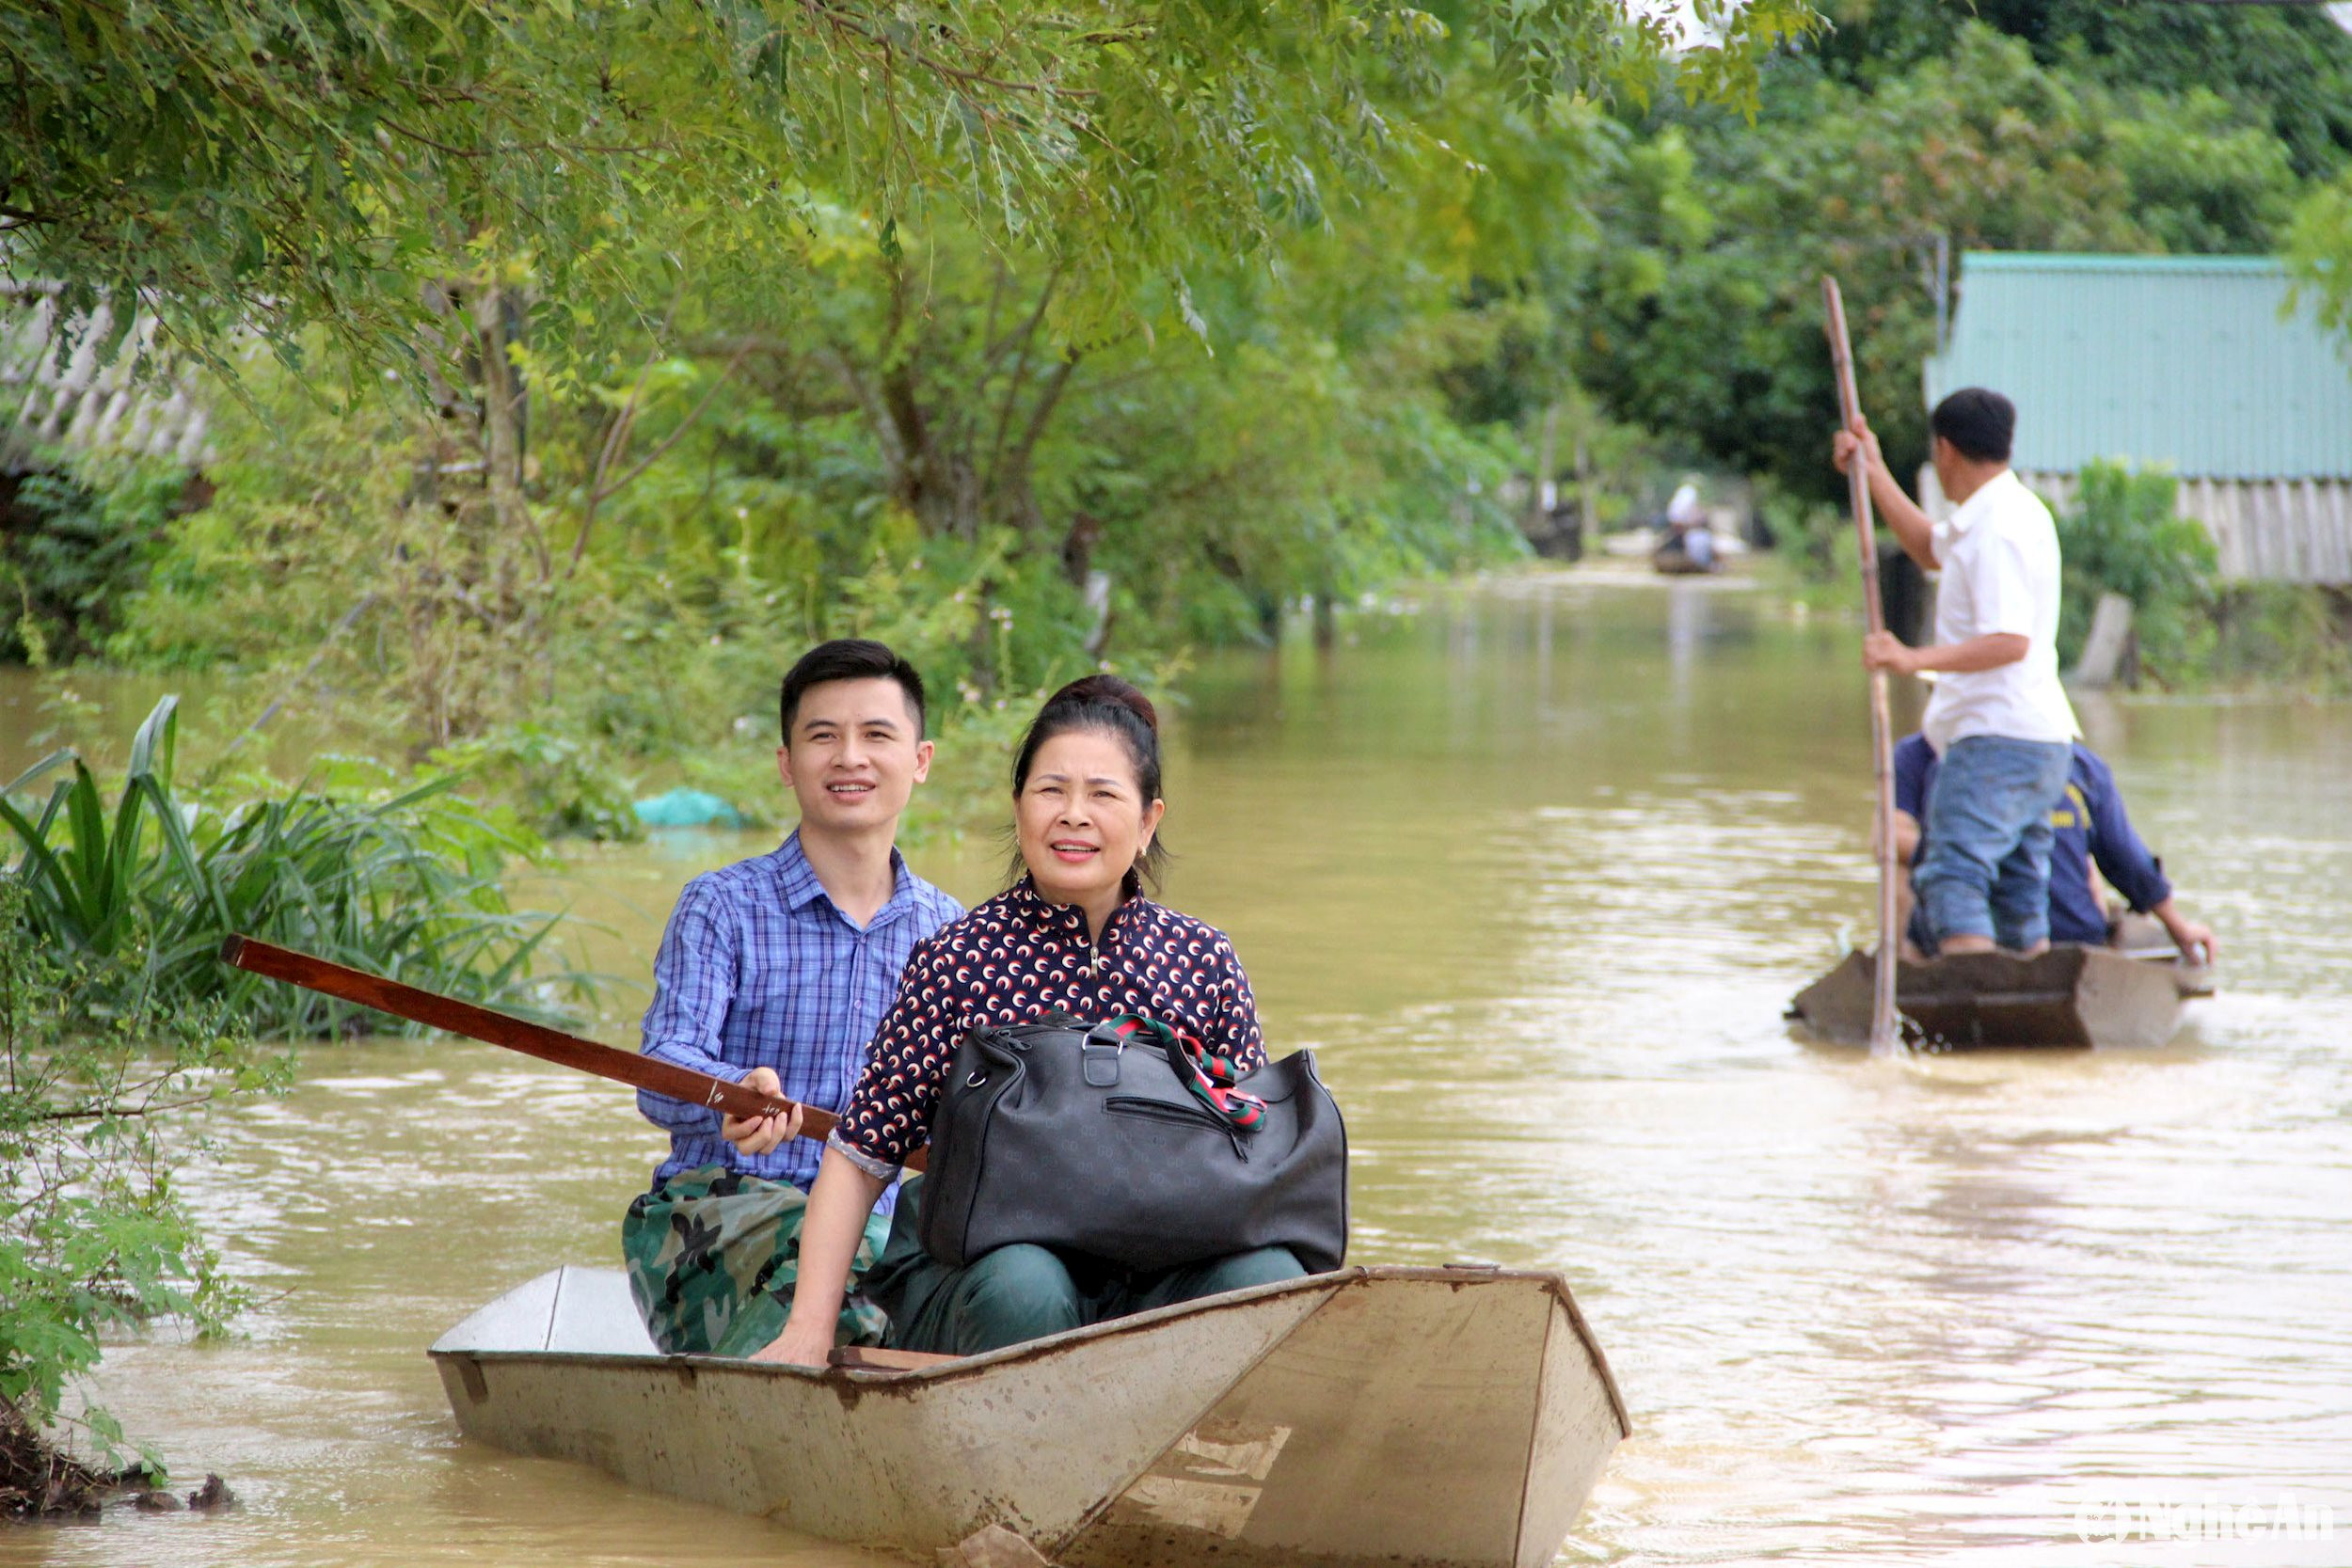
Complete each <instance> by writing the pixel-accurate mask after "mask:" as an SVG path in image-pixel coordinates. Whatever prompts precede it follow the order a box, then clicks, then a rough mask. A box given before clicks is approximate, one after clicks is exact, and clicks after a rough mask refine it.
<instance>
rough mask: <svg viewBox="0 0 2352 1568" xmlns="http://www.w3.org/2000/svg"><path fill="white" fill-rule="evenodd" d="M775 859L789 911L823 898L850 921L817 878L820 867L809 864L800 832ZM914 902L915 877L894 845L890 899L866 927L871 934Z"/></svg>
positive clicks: (891, 851)
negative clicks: (871, 931)
mask: <svg viewBox="0 0 2352 1568" xmlns="http://www.w3.org/2000/svg"><path fill="white" fill-rule="evenodd" d="M774 858H775V863H776V880H777V881H778V883H780V884H781V885H782V887H783V889H784V907H785V908H786V909H787V910H790V911H793V912H794V913H795V914H798V913H799V912H800V911H803V910H804V909H806V908H808V906H809V905H811V904H813V903H815V902H817V901H818V899H822V900H824V903H825V907H826V908H827V909H830V910H831V911H833V912H834V913H835V914H837V915H841V918H842V919H844V920H847V919H849V918H850V917H849V916H848V915H845V914H841V906H839V905H838V904H835V903H834V901H833V895H832V894H830V893H827V892H826V891H825V884H824V883H822V882H820V881H818V879H817V868H816V867H815V866H813V865H811V864H809V863H808V853H807V851H805V850H803V848H802V847H801V830H800V829H798V828H795V829H793V830H792V836H791V837H789V838H787V839H786V840H785V841H784V844H783V846H782V847H780V848H778V849H777V850H776V853H775V857H774ZM913 902H914V876H913V875H912V874H911V873H910V872H909V871H908V870H907V862H906V857H905V856H904V855H901V854H899V853H898V846H897V845H895V844H894V845H892V846H891V847H890V898H889V900H888V902H886V903H884V904H883V905H882V908H881V909H879V910H877V911H874V918H873V919H872V920H870V921H868V922H866V929H867V930H869V931H870V930H872V929H874V928H875V927H878V926H882V925H886V924H887V923H889V922H890V921H893V920H896V919H897V918H898V915H899V913H900V912H901V911H904V910H905V909H906V908H907V907H908V906H909V905H910V904H912V903H913Z"/></svg>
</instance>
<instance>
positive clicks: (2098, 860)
mask: <svg viewBox="0 0 2352 1568" xmlns="http://www.w3.org/2000/svg"><path fill="white" fill-rule="evenodd" d="M1935 770H1936V756H1935V751H1934V748H1932V747H1931V746H1930V745H1929V744H1928V737H1927V736H1924V735H1913V736H1906V737H1905V738H1903V739H1902V740H1900V741H1899V742H1897V743H1896V746H1895V853H1896V854H1897V855H1898V856H1899V857H1900V859H1901V861H1902V863H1904V864H1905V865H1915V864H1916V863H1918V851H1919V838H1920V832H1919V823H1920V819H1921V818H1922V817H1923V816H1926V812H1925V810H1924V808H1925V806H1926V803H1927V799H1928V791H1929V789H1930V787H1931V785H1932V784H1934V781H1935ZM2050 831H2051V836H2052V841H2053V842H2052V846H2051V850H2050V940H2051V941H2052V942H2081V943H2084V944H2085V945H2087V946H2092V947H2105V946H2106V945H2107V943H2108V942H2109V941H2110V940H2111V938H2112V936H2113V929H2112V927H2111V926H2110V924H2109V922H2108V919H2107V911H2106V907H2105V906H2104V905H2103V904H2102V903H2101V902H2100V900H2099V896H2098V895H2097V894H2096V893H2095V892H2094V891H2092V888H2091V884H2090V868H2091V866H2092V865H2093V864H2094V863H2095V864H2097V866H2098V867H2099V874H2100V875H2101V876H2102V877H2104V878H2106V882H2107V885H2108V886H2109V887H2112V888H2113V889H2115V891H2116V892H2117V893H2118V894H2120V895H2122V898H2123V901H2124V902H2125V903H2126V904H2127V905H2128V906H2129V907H2130V908H2131V909H2132V910H2133V911H2135V912H2136V913H2140V914H2147V915H2153V917H2154V918H2155V919H2156V920H2158V921H2159V922H2161V923H2162V924H2163V926H2164V928H2165V930H2166V931H2168V932H2169V933H2170V935H2171V938H2172V942H2173V944H2174V945H2175V946H2177V947H2178V948H2180V950H2181V953H2182V955H2183V957H2185V958H2188V959H2189V960H2190V961H2191V962H2197V961H2199V960H2200V959H2202V960H2203V961H2206V962H2210V961H2211V960H2212V959H2213V958H2215V957H2216V955H2217V952H2218V949H2219V944H2218V943H2217V942H2215V940H2214V934H2213V929H2212V927H2208V926H2205V925H2203V924H2201V923H2200V922H2198V921H2194V920H2191V919H2189V918H2188V917H2187V916H2186V915H2184V914H2183V913H2182V912H2181V911H2180V908H2179V906H2178V905H2177V904H2175V903H2174V901H2173V897H2172V883H2171V882H2170V881H2169V879H2167V878H2166V877H2165V874H2164V863H2163V862H2161V861H2159V860H2158V859H2157V858H2156V857H2155V856H2154V855H2153V854H2152V853H2150V852H2149V848H2148V846H2147V845H2146V844H2145V843H2143V842H2141V840H2140V836H2139V834H2138V833H2137V832H2135V831H2134V829H2133V827H2132V819H2131V817H2130V816H2129V815H2127V814H2126V813H2125V811H2124V810H2123V796H2122V791H2120V790H2118V789H2117V788H2116V786H2115V774H2114V772H2113V771H2112V770H2111V769H2109V768H2108V767H2107V765H2106V762H2105V761H2104V760H2102V759H2101V758H2100V756H2099V754H2098V753H2097V752H2093V751H2092V750H2091V749H2090V747H2088V746H2086V745H2084V744H2083V743H2082V742H2081V741H2079V740H2078V741H2076V742H2074V757H2073V759H2072V761H2071V762H2070V764H2069V766H2068V768H2067V777H2066V794H2065V796H2064V798H2063V799H2061V800H2059V801H2058V807H2057V809H2056V810H2054V811H2052V812H2051V813H2050ZM1901 891H1902V893H1903V895H1904V897H1903V911H1902V916H1903V918H1902V926H1903V930H1904V939H1903V945H1904V947H1905V949H1906V953H1905V956H1906V957H1912V958H1915V957H1918V956H1919V955H1920V952H1921V951H1922V950H1923V949H1924V948H1925V947H1926V945H1927V944H1926V940H1925V938H1926V932H1925V930H1924V928H1923V927H1922V923H1921V922H1920V921H1919V920H1918V919H1917V918H1916V914H1915V911H1914V910H1913V908H1912V903H1913V900H1912V899H1911V897H1910V893H1911V888H1910V882H1909V879H1908V878H1906V879H1904V883H1903V886H1902V890H1901Z"/></svg>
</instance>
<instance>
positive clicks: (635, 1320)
mask: <svg viewBox="0 0 2352 1568" xmlns="http://www.w3.org/2000/svg"><path fill="white" fill-rule="evenodd" d="M432 1354H433V1359H434V1361H435V1362H436V1363H437V1365H438V1367H439V1369H440V1373H441V1382H442V1384H443V1386H445V1387H446V1388H447V1390H448V1392H449V1400H450V1405H451V1408H452V1409H453V1410H454V1411H455V1413H456V1416H457V1424H458V1426H459V1427H460V1428H461V1429H462V1430H463V1431H464V1432H465V1433H466V1435H468V1436H469V1437H473V1438H478V1439H480V1440H482V1441H484V1442H487V1443H491V1444H495V1445H496V1446H498V1447H500V1448H502V1449H511V1450H513V1451H515V1452H517V1453H526V1454H534V1455H540V1456H544V1457H548V1458H556V1459H570V1460H578V1461H581V1462H583V1463H586V1464H590V1465H596V1466H597V1467H599V1468H601V1469H604V1470H607V1471H609V1472H611V1473H612V1475H615V1476H617V1477H619V1478H620V1479H621V1480H623V1481H628V1482H630V1483H631V1484H634V1485H638V1486H644V1487H648V1488H650V1489H652V1490H655V1491H659V1492H664V1493H668V1494H670V1495H672V1496H675V1497H685V1498H690V1499H692V1500H694V1501H698V1502H704V1503H709V1504H713V1505H716V1506H718V1507H722V1508H726V1509H730V1510H734V1511H736V1512H739V1513H754V1514H761V1515H765V1516H767V1517H769V1518H771V1519H773V1520H775V1521H776V1522H777V1523H778V1524H781V1525H786V1526H788V1527H790V1528H793V1529H796V1530H800V1531H803V1532H804V1533H806V1534H810V1535H814V1536H818V1537H820V1538H822V1539H825V1540H831V1541H838V1542H844V1543H848V1544H856V1545H862V1546H876V1547H889V1548H896V1549H898V1550H901V1551H913V1552H916V1553H921V1554H924V1555H925V1557H926V1560H928V1557H929V1554H930V1552H931V1551H932V1550H934V1549H936V1548H940V1547H945V1546H950V1545H953V1544H956V1543H958V1542H961V1541H963V1540H965V1539H967V1538H968V1537H970V1536H972V1535H974V1534H976V1533H977V1532H979V1531H980V1530H982V1529H984V1528H988V1527H990V1526H998V1527H1001V1528H1006V1529H1009V1530H1012V1531H1014V1532H1015V1533H1017V1534H1019V1535H1021V1536H1022V1537H1023V1538H1024V1539H1025V1540H1026V1541H1028V1542H1029V1543H1030V1544H1033V1545H1035V1546H1036V1547H1037V1548H1038V1549H1039V1550H1040V1551H1041V1552H1042V1553H1043V1554H1044V1555H1045V1556H1046V1557H1048V1558H1050V1559H1051V1560H1054V1561H1055V1562H1057V1563H1064V1564H1068V1565H1070V1568H1180V1565H1188V1564H1194V1563H1274V1562H1281V1563H1292V1562H1299V1563H1312V1564H1316V1565H1328V1568H1372V1565H1374V1564H1380V1565H1382V1568H1395V1565H1398V1564H1413V1565H1415V1568H1540V1565H1542V1564H1547V1563H1549V1562H1550V1561H1551V1560H1552V1559H1553V1557H1554V1556H1555V1554H1556V1553H1557V1552H1558V1550H1559V1547H1560V1544H1561V1542H1562V1541H1563V1540H1564V1539H1565V1537H1566V1535H1567V1532H1568V1529H1569V1528H1570V1527H1571V1526H1572V1525H1574V1524H1575V1522H1576V1517H1577V1514H1578V1513H1579V1512H1581V1509H1582V1508H1583V1505H1584V1499H1585V1497H1586V1496H1587V1495H1588V1494H1589V1493H1590V1492H1591V1491H1592V1488H1593V1483H1594V1482H1595V1481H1597V1479H1598V1478H1599V1475H1600V1472H1601V1468H1602V1466H1603V1465H1605V1464H1607V1462H1608V1459H1609V1455H1610V1453H1611V1451H1612V1450H1613V1449H1615V1447H1616V1446H1617V1442H1618V1440H1619V1439H1620V1438H1621V1437H1623V1436H1625V1435H1626V1434H1627V1433H1629V1430H1630V1428H1629V1425H1628V1423H1627V1419H1626V1414H1625V1404H1624V1402H1623V1401H1622V1400H1621V1399H1620V1398H1619V1397H1618V1394H1617V1389H1616V1385H1615V1383H1614V1381H1613V1379H1612V1378H1611V1376H1610V1372H1609V1365H1608V1363H1607V1361H1605V1360H1604V1359H1603V1358H1602V1356H1601V1353H1600V1348H1599V1346H1598V1345H1597V1344H1596V1343H1595V1342H1594V1340H1593V1336H1592V1332H1591V1330H1590V1329H1588V1328H1587V1327H1586V1326H1585V1323H1584V1320H1583V1317H1582V1315H1581V1313H1580V1312H1579V1311H1578V1310H1577V1307H1576V1303H1575V1301H1574V1299H1573V1298H1572V1297H1571V1296H1570V1295H1569V1293H1568V1287H1567V1284H1566V1282H1565V1280H1563V1279H1562V1278H1561V1277H1560V1276H1559V1275H1556V1274H1542V1273H1525V1272H1519V1271H1515V1270H1508V1269H1490V1268H1460V1267H1456V1268H1442V1269H1437V1268H1427V1269H1424V1268H1356V1269H1343V1270H1341V1271H1339V1272H1338V1273H1335V1274H1326V1275H1312V1276H1311V1277H1308V1278H1305V1279H1297V1280H1288V1281H1284V1282H1283V1283H1280V1284H1277V1285H1266V1286H1260V1287H1256V1288H1254V1289H1250V1290H1246V1291H1230V1292H1228V1293H1226V1294H1224V1295H1217V1296H1209V1297H1206V1298H1203V1299H1202V1300H1200V1301H1193V1302H1186V1303H1184V1304H1182V1305H1180V1306H1176V1307H1165V1308H1162V1309H1160V1310H1158V1311H1153V1312H1145V1313H1138V1314H1137V1315H1136V1316H1134V1317H1130V1318H1120V1319H1116V1320H1114V1321H1112V1322H1109V1323H1099V1324H1096V1325H1095V1326H1093V1327H1090V1328H1081V1329H1076V1330H1073V1331H1072V1332H1070V1333H1067V1334H1057V1335H1055V1336H1053V1337H1051V1338H1044V1339H1039V1340H1034V1341H1032V1342H1030V1343H1027V1344H1023V1345H1015V1346H1012V1347H1009V1348H1008V1349H1005V1350H1000V1351H994V1352H992V1353H990V1354H985V1355H974V1356H963V1357H947V1356H913V1355H902V1354H894V1353H891V1352H855V1351H844V1352H835V1353H834V1354H835V1360H836V1362H837V1363H841V1364H838V1365H836V1366H834V1368H833V1369H832V1370H828V1371H825V1372H818V1371H816V1370H812V1369H804V1368H798V1367H776V1366H766V1365H755V1364H754V1363H751V1362H748V1361H738V1360H727V1359H721V1358H717V1357H709V1356H664V1355H661V1354H657V1353H656V1352H655V1350H654V1348H653V1345H652V1343H651V1341H650V1340H649V1339H648V1338H647V1337H646V1334H645V1329H644V1323H643V1322H642V1320H641V1319H640V1318H639V1317H638V1314H637V1309H636V1307H635V1306H634V1305H633V1304H632V1303H631V1301H630V1300H629V1294H628V1284H627V1282H626V1280H625V1279H624V1278H623V1276H622V1275H620V1273H619V1272H618V1271H616V1270H609V1269H580V1268H563V1269H557V1270H555V1271H554V1272H552V1273H549V1274H545V1275H540V1276H539V1277H538V1278H536V1279H534V1280H532V1281H531V1282H530V1283H529V1284H527V1285H523V1286H520V1287H518V1288H517V1289H516V1290H513V1291H508V1292H507V1293H506V1294H505V1295H502V1296H501V1297H499V1298H498V1299H497V1300H496V1301H493V1302H491V1303H490V1304H489V1305H488V1306H487V1307H484V1308H482V1309H481V1310H480V1311H478V1312H476V1313H475V1314H474V1315H473V1316H471V1317H469V1318H468V1319H467V1320H466V1321H465V1322H464V1323H460V1324H458V1325H457V1326H456V1327H455V1328H453V1329H452V1330H450V1332H449V1333H448V1334H446V1335H444V1336H442V1338H441V1339H440V1340H439V1342H437V1344H435V1345H434V1347H433V1351H432Z"/></svg>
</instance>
